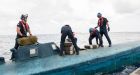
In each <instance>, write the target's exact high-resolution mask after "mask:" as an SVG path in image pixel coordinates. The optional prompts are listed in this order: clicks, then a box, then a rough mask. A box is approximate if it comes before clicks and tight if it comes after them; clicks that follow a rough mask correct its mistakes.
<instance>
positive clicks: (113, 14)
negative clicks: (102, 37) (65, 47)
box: [0, 0, 140, 35]
mask: <svg viewBox="0 0 140 75" xmlns="http://www.w3.org/2000/svg"><path fill="white" fill-rule="evenodd" d="M98 12H101V13H102V14H103V16H104V17H106V18H107V19H108V20H109V24H110V28H111V32H140V0H0V34H1V35H3V34H6V35H7V34H8V35H10V34H16V25H17V23H18V22H19V20H20V16H21V14H29V18H28V23H29V25H30V28H31V31H32V33H33V34H55V33H60V29H61V27H62V26H63V25H65V24H70V25H71V27H72V29H73V31H74V32H77V33H87V32H88V29H89V28H90V27H95V26H96V25H97V20H98V18H97V16H96V15H97V13H98Z"/></svg>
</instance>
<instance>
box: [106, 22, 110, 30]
mask: <svg viewBox="0 0 140 75" xmlns="http://www.w3.org/2000/svg"><path fill="white" fill-rule="evenodd" d="M106 25H107V27H108V31H110V27H109V23H108V22H107V23H106Z"/></svg>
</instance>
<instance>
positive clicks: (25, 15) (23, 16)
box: [20, 14, 28, 20]
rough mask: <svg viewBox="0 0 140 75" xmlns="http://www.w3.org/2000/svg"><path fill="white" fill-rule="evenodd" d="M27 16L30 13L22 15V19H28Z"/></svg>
mask: <svg viewBox="0 0 140 75" xmlns="http://www.w3.org/2000/svg"><path fill="white" fill-rule="evenodd" d="M27 17H28V14H22V15H21V17H20V19H23V20H24V19H27Z"/></svg>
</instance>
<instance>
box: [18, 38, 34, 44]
mask: <svg viewBox="0 0 140 75" xmlns="http://www.w3.org/2000/svg"><path fill="white" fill-rule="evenodd" d="M18 43H19V45H21V46H24V45H32V44H35V43H37V37H36V36H28V37H23V38H20V39H18Z"/></svg>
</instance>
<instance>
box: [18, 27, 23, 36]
mask: <svg viewBox="0 0 140 75" xmlns="http://www.w3.org/2000/svg"><path fill="white" fill-rule="evenodd" d="M17 33H18V34H19V35H20V36H23V34H22V33H21V32H20V28H19V27H17Z"/></svg>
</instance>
